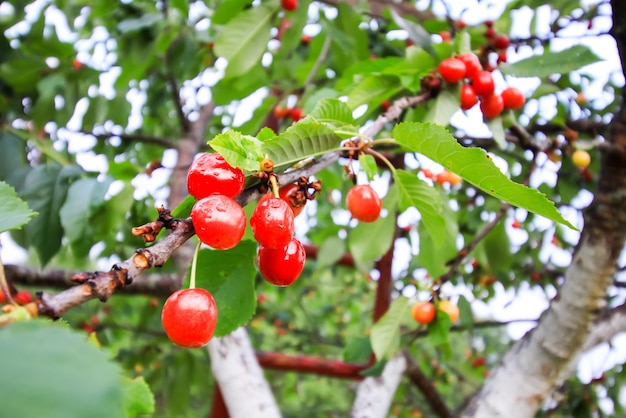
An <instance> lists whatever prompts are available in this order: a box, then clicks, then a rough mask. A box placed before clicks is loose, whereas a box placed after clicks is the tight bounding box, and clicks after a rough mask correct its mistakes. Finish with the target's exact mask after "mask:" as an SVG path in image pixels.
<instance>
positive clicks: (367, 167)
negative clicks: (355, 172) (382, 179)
mask: <svg viewBox="0 0 626 418" xmlns="http://www.w3.org/2000/svg"><path fill="white" fill-rule="evenodd" d="M359 166H360V167H361V169H362V170H363V171H365V174H367V178H368V179H369V180H372V179H373V178H374V177H376V174H378V167H377V166H376V159H375V158H374V157H373V156H371V155H369V154H361V155H359Z"/></svg>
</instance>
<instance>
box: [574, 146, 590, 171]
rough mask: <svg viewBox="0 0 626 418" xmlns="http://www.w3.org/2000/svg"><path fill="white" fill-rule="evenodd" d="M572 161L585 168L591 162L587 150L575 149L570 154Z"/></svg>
mask: <svg viewBox="0 0 626 418" xmlns="http://www.w3.org/2000/svg"><path fill="white" fill-rule="evenodd" d="M572 162H573V163H574V165H575V166H576V167H578V168H587V167H589V164H591V156H590V155H589V153H588V152H587V151H585V150H582V149H577V150H576V151H574V153H573V154H572Z"/></svg>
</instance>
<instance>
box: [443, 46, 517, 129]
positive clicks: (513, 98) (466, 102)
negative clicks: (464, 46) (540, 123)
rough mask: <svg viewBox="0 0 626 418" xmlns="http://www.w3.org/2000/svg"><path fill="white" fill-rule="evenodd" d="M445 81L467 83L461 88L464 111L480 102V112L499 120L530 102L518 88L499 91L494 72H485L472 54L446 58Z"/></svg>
mask: <svg viewBox="0 0 626 418" xmlns="http://www.w3.org/2000/svg"><path fill="white" fill-rule="evenodd" d="M439 74H440V75H441V78H443V79H444V80H445V81H447V82H448V83H451V84H456V83H458V82H460V81H464V84H463V86H462V87H461V97H460V99H461V109H463V110H468V109H471V108H472V107H474V106H475V105H476V104H477V103H478V102H479V100H480V110H481V111H482V113H483V115H484V116H485V117H486V118H489V119H491V118H495V117H497V116H499V115H500V114H501V113H502V112H503V111H504V110H505V109H511V110H515V109H519V108H520V107H522V106H523V105H524V103H525V101H526V98H525V97H524V93H522V92H521V90H520V89H518V88H516V87H511V86H509V87H507V88H505V89H504V90H503V91H502V93H500V94H498V93H496V92H495V82H494V80H493V75H492V74H491V71H487V70H484V69H483V66H482V64H481V62H480V59H479V58H478V56H477V55H476V54H474V53H472V52H467V53H463V54H459V55H458V56H456V57H452V58H446V59H444V60H443V61H441V63H440V64H439Z"/></svg>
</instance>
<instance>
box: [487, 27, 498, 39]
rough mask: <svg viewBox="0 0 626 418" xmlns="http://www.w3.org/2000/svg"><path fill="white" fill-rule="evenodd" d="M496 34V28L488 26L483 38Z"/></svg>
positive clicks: (490, 37) (489, 37)
mask: <svg viewBox="0 0 626 418" xmlns="http://www.w3.org/2000/svg"><path fill="white" fill-rule="evenodd" d="M495 36H496V30H495V29H494V28H493V27H488V28H487V30H486V31H485V38H487V39H493V38H494V37H495Z"/></svg>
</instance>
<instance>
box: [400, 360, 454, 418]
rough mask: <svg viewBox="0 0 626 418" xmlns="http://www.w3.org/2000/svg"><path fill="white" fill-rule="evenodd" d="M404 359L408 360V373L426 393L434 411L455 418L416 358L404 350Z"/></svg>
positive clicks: (423, 392)
mask: <svg viewBox="0 0 626 418" xmlns="http://www.w3.org/2000/svg"><path fill="white" fill-rule="evenodd" d="M404 360H405V361H406V375H407V377H408V378H409V380H410V381H411V383H413V384H414V385H415V386H416V387H417V388H418V389H419V390H420V392H422V394H423V395H424V399H426V402H427V403H428V405H430V408H431V409H432V410H433V412H434V413H435V414H436V415H437V416H438V417H440V418H454V415H453V414H452V411H450V410H449V409H448V407H447V406H446V403H445V402H444V400H443V398H442V397H441V394H440V393H439V391H437V389H436V388H435V386H434V385H433V382H432V381H431V380H430V379H429V378H428V376H426V375H425V374H424V373H423V372H422V370H421V369H420V368H419V366H418V365H417V363H416V362H415V360H413V358H412V357H411V355H410V354H409V352H408V351H406V350H405V351H404Z"/></svg>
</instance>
